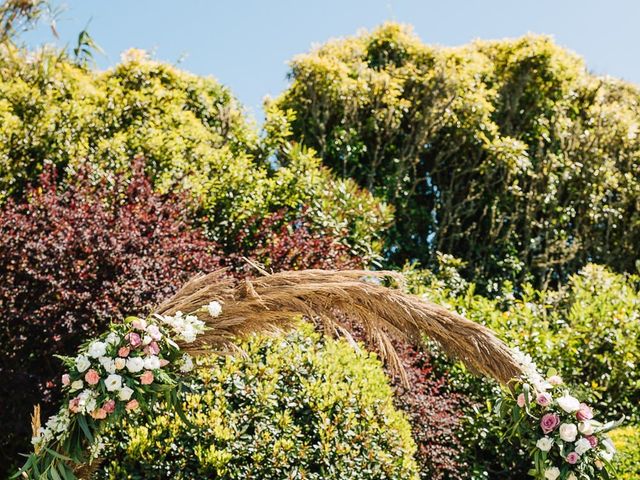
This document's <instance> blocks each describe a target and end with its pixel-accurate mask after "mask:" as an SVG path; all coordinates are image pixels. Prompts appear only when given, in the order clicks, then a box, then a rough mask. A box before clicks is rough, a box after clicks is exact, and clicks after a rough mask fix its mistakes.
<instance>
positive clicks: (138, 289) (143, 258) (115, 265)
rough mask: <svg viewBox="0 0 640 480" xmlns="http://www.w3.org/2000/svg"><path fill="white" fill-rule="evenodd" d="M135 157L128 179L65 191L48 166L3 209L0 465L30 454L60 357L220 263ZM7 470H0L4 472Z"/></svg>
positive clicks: (82, 183)
mask: <svg viewBox="0 0 640 480" xmlns="http://www.w3.org/2000/svg"><path fill="white" fill-rule="evenodd" d="M142 168H143V165H142V161H141V160H137V161H136V166H135V174H134V175H133V177H132V179H131V180H130V181H127V182H125V181H124V180H120V179H116V181H115V184H113V183H112V184H108V183H107V182H106V181H102V182H100V183H98V184H93V183H92V182H91V180H90V175H89V173H90V172H86V171H85V172H81V173H80V175H79V177H78V178H77V181H76V182H75V183H73V184H71V185H69V186H68V187H66V188H65V189H64V190H62V189H61V188H60V187H59V186H58V185H57V184H56V181H55V176H54V175H53V174H52V172H48V173H46V174H45V175H43V176H42V178H41V184H40V185H39V186H38V187H34V188H31V189H30V190H29V192H28V194H27V197H26V200H24V201H22V202H14V201H10V202H9V203H7V204H6V205H5V206H4V207H3V208H2V209H1V211H0V277H1V278H2V281H1V282H0V464H2V465H4V466H6V467H8V466H9V465H11V463H13V462H15V461H16V460H17V456H16V451H25V450H28V449H29V446H28V445H27V444H25V440H28V438H30V434H29V414H30V412H31V411H32V408H33V405H34V404H36V403H42V402H43V401H44V405H43V407H44V412H43V413H44V415H45V417H46V415H47V414H48V413H49V411H48V410H49V409H48V408H47V407H48V406H50V405H52V402H54V401H55V400H56V399H55V398H53V397H55V395H54V393H53V392H55V391H56V389H55V388H53V387H54V386H55V384H56V382H57V379H58V377H59V373H60V362H59V361H58V360H57V359H56V358H54V356H53V355H54V354H62V355H65V354H72V353H73V352H74V351H75V350H76V347H77V346H78V344H79V343H80V342H81V341H82V340H83V339H84V338H86V337H87V336H91V335H93V334H94V333H96V332H98V331H99V330H100V329H102V328H104V326H105V325H106V324H107V323H108V322H111V321H119V320H120V319H122V318H123V317H124V316H125V315H127V314H132V313H142V312H145V311H148V310H149V308H150V307H151V306H152V305H154V304H155V303H156V302H158V301H159V300H161V299H162V298H164V297H166V296H167V295H169V294H170V293H172V292H173V291H174V289H175V288H176V287H177V286H179V285H180V284H181V283H182V282H184V281H185V280H186V279H187V278H188V277H189V276H191V275H193V274H194V273H195V272H198V271H203V270H205V271H206V270H212V269H215V268H217V267H219V265H220V257H219V256H218V254H217V251H218V249H217V247H216V245H215V244H213V243H212V242H209V241H207V240H206V238H205V237H204V236H203V233H202V232H201V231H200V229H198V228H196V227H194V226H193V225H194V223H193V222H191V218H190V213H189V212H190V207H189V202H188V201H187V199H186V197H182V196H179V195H159V194H157V193H154V192H153V189H152V187H151V184H150V183H149V181H148V179H147V178H146V177H145V176H144V174H143V173H142V172H143V170H142ZM0 473H1V472H0Z"/></svg>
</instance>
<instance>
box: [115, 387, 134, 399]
mask: <svg viewBox="0 0 640 480" xmlns="http://www.w3.org/2000/svg"><path fill="white" fill-rule="evenodd" d="M131 395H133V390H131V389H130V388H129V387H122V388H121V389H120V391H119V392H118V398H119V399H120V400H122V401H123V402H126V401H127V400H129V399H130V398H131Z"/></svg>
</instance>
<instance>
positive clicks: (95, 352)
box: [87, 342, 107, 358]
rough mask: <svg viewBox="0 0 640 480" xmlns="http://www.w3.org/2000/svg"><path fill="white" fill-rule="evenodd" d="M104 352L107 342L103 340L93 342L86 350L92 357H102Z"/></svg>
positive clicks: (105, 351)
mask: <svg viewBox="0 0 640 480" xmlns="http://www.w3.org/2000/svg"><path fill="white" fill-rule="evenodd" d="M105 353H107V344H106V343H103V342H93V343H92V344H91V345H89V350H87V354H88V355H89V356H90V357H93V358H100V357H104V354H105Z"/></svg>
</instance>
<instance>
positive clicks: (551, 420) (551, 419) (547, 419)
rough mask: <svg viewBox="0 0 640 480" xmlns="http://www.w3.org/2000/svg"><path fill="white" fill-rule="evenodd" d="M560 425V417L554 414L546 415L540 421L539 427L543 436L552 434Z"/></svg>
mask: <svg viewBox="0 0 640 480" xmlns="http://www.w3.org/2000/svg"><path fill="white" fill-rule="evenodd" d="M558 425H560V417H558V415H556V414H555V413H547V414H546V415H544V416H543V417H542V419H541V420H540V427H541V428H542V431H543V432H544V433H545V434H549V433H551V432H553V431H554V430H555V429H556V428H558Z"/></svg>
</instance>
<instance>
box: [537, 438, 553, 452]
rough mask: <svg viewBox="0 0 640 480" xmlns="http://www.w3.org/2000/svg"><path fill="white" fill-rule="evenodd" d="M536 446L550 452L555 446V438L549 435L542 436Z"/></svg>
mask: <svg viewBox="0 0 640 480" xmlns="http://www.w3.org/2000/svg"><path fill="white" fill-rule="evenodd" d="M536 447H538V448H539V449H540V450H542V451H543V452H548V451H549V450H551V447H553V439H552V438H549V437H542V438H541V439H540V440H538V441H537V443H536Z"/></svg>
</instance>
